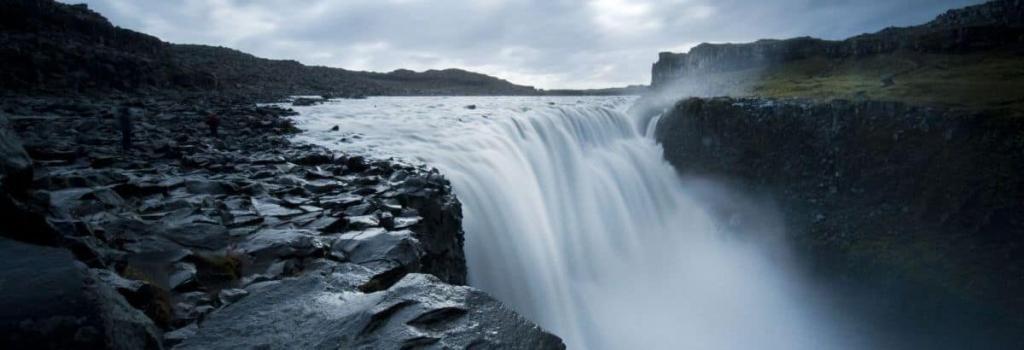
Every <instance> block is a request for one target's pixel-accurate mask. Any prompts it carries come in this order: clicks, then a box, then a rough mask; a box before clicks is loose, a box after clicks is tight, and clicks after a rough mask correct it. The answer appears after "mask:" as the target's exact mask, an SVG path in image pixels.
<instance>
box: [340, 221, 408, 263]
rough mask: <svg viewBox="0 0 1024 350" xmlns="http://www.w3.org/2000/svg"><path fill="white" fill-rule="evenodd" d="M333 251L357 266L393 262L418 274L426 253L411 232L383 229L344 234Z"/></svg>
mask: <svg viewBox="0 0 1024 350" xmlns="http://www.w3.org/2000/svg"><path fill="white" fill-rule="evenodd" d="M331 251H338V252H342V253H343V254H344V256H346V257H347V258H348V260H349V261H351V262H354V263H368V262H382V261H383V262H393V263H396V264H398V265H401V266H405V267H407V269H408V270H409V271H418V269H419V258H420V256H421V255H422V254H423V251H422V247H421V246H420V242H419V241H418V240H417V239H416V238H415V237H413V233H412V232H411V231H386V230H384V229H382V228H374V229H368V230H364V231H357V232H349V233H346V234H343V235H341V236H340V237H338V238H337V239H336V240H335V241H334V243H333V244H332V245H331Z"/></svg>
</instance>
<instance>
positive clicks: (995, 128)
mask: <svg viewBox="0 0 1024 350" xmlns="http://www.w3.org/2000/svg"><path fill="white" fill-rule="evenodd" d="M389 4H390V3H389ZM3 5H4V11H3V12H2V13H0V64H2V66H0V88H2V90H0V97H2V99H0V161H2V162H0V213H2V214H3V217H4V220H0V256H3V257H4V258H5V261H7V264H6V265H4V267H3V268H0V287H2V288H0V348H5V349H7V348H10V349H22V348H26V349H27V348H53V349H63V348H84V349H92V348H100V349H104V348H105V349H164V348H175V349H236V348H253V349H256V348H258V349H268V348H269V349H278V348H302V349H306V348H309V349H338V348H342V349H448V348H458V349H562V348H569V349H632V348H641V349H648V348H650V349H965V348H981V349H1004V348H1005V349H1015V348H1021V347H1024V336H1022V335H1021V334H1019V333H1020V332H1019V330H1020V329H1024V299H1022V296H1024V279H1022V276H1024V275H1022V271H1024V240H1022V238H1024V235H1022V234H1024V221H1022V220H1021V217H1020V213H1022V212H1024V202H1021V200H1020V199H1021V198H1024V181H1021V179H1022V177H1021V175H1022V174H1024V137H1022V133H1021V130H1024V124H1022V123H1024V122H1022V121H1024V119H1022V116H1024V112H1022V111H1024V96H1022V95H1021V91H1024V90H1022V89H1024V49H1022V48H1024V24H1022V20H1024V1H1021V0H995V1H989V2H986V3H984V4H980V5H974V6H970V7H966V8H962V9H954V10H950V11H948V12H946V13H945V14H942V15H940V16H939V17H938V18H936V19H935V20H933V21H931V22H928V23H925V24H922V25H917V26H911V27H904V28H888V29H885V30H882V31H880V32H876V33H870V34H863V35H858V36H855V37H852V38H849V39H846V40H820V39H814V38H795V39H787V40H761V41H756V42H752V43H746V44H737V43H726V44H701V45H698V46H696V47H694V48H692V49H690V51H689V52H688V53H669V52H664V53H662V54H660V55H659V57H658V61H657V62H655V63H654V64H653V65H652V66H651V84H650V86H630V87H626V88H608V89H594V90H542V89H537V88H534V87H531V86H525V85H517V84H514V83H512V82H509V81H507V80H503V79H501V78H496V77H491V76H488V75H484V74H479V73H474V72H470V71H466V70H462V69H431V70H426V71H423V72H415V71H411V70H406V69H399V70H394V71H392V72H389V73H376V72H363V71H355V70H347V69H341V68H334V67H320V66H306V65H303V64H301V63H299V62H297V61H290V60H269V59H263V58H259V57H256V56H253V55H249V54H246V53H243V52H240V51H236V50H233V49H229V48H225V47H216V46H206V45H189V44H176V43H169V42H164V41H162V40H161V39H158V38H156V37H153V36H150V35H147V34H143V33H138V32H134V31H131V30H128V29H124V28H120V27H116V26H114V25H113V24H112V23H111V22H110V21H108V20H107V19H106V18H104V17H103V16H102V15H100V14H99V13H97V12H95V11H93V10H92V9H90V7H89V6H86V5H68V4H63V3H59V2H54V1H50V0H11V1H7V2H5V3H4V4H3ZM605 5H607V3H605ZM253 6H254V7H255V6H256V5H253ZM410 6H411V5H410ZM640 8H642V6H640V7H635V8H631V9H633V10H634V11H633V12H630V11H626V12H625V13H626V14H630V13H634V12H636V11H640V10H637V9H640ZM311 9H312V10H319V9H321V7H319V6H311ZM312 10H311V11H312ZM312 12H316V11H312ZM640 12H643V11H640ZM605 19H607V18H605ZM694 20H695V19H694ZM605 24H607V23H605ZM651 28H657V27H656V26H655V27H651ZM427 29H429V28H427ZM499 34H500V33H499ZM495 40H498V39H495ZM637 40H639V39H637ZM527 51H528V50H527ZM508 52H512V53H516V52H519V51H516V50H511V51H508ZM508 52H506V51H505V50H502V53H503V54H505V53H508ZM648 63H649V62H643V64H644V65H646V64H648ZM218 128H219V129H218Z"/></svg>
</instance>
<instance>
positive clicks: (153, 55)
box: [0, 0, 539, 98]
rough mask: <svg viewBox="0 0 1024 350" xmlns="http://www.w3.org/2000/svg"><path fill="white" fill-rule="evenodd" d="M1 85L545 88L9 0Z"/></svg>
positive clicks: (349, 90) (245, 91)
mask: <svg viewBox="0 0 1024 350" xmlns="http://www.w3.org/2000/svg"><path fill="white" fill-rule="evenodd" d="M0 88H2V89H3V90H4V91H5V92H7V93H57V94H59V93H67V92H77V93H87V94H88V93H109V92H122V93H137V92H143V93H153V92H178V91H194V92H218V93H223V94H234V95H249V96H266V97H268V98H270V97H279V96H283V95H299V94H318V95H331V96H342V97H344V96H349V97H355V96H365V95H534V94H538V93H539V91H538V90H536V89H534V88H533V87H530V86H522V85H516V84H512V83H510V82H508V81H506V80H502V79H498V78H495V77H491V76H487V75H483V74H478V73H473V72H467V71H464V70H458V69H447V70H430V71H426V72H422V73H417V72H413V71H409V70H397V71H394V72H390V73H372V72H358V71H349V70H345V69H339V68H330V67H316V66H305V65H302V64H301V63H299V62H296V61H290V60H270V59H264V58H259V57H256V56H253V55H250V54H247V53H244V52H241V51H237V50H233V49H229V48H224V47H212V46H205V45H180V44H171V43H165V42H163V41H161V40H160V39H158V38H156V37H153V36H150V35H146V34H142V33H138V32H134V31H131V30H127V29H123V28H119V27H115V26H114V25H112V24H111V23H110V22H109V21H108V20H107V19H106V18H104V17H103V16H102V15H100V14H98V13H96V12H94V11H91V10H90V9H89V8H88V7H87V6H86V5H66V4H61V3H57V2H55V1H52V0H7V1H4V4H3V11H2V12H0Z"/></svg>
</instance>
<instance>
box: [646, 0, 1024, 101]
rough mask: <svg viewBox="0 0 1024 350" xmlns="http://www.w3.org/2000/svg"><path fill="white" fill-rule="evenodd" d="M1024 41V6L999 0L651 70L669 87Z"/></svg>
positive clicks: (676, 59)
mask: <svg viewBox="0 0 1024 350" xmlns="http://www.w3.org/2000/svg"><path fill="white" fill-rule="evenodd" d="M1022 42H1024V1H1021V0H995V1H991V2H988V3H985V4H982V5H977V6H971V7H967V8H963V9H957V10H950V11H949V12H947V13H945V14H943V15H941V16H939V17H938V18H936V19H935V20H934V21H932V22H929V23H926V24H924V25H920V26H914V27H907V28H888V29H885V30H882V31H880V32H877V33H873V34H864V35H859V36H856V37H852V38H849V39H846V40H842V41H828V40H821V39H814V38H808V37H803V38H795V39H789V40H760V41H757V42H754V43H749V44H701V45H698V46H696V47H694V48H693V49H691V50H690V52H689V53H671V52H662V53H660V54H659V57H658V61H657V62H656V63H655V64H654V66H653V67H652V69H651V85H652V86H653V87H655V88H658V87H664V86H666V85H667V84H669V83H671V82H674V81H677V80H679V79H681V78H684V77H688V76H692V75H699V74H706V73H719V72H728V71H738V70H744V69H750V68H757V67H766V66H770V65H774V64H779V63H783V62H789V61H795V60H800V59H806V58H810V57H825V58H829V59H839V58H859V57H866V56H871V55H879V54H886V53H892V52H897V51H911V52H918V53H969V52H975V51H985V50H993V49H996V48H1001V47H1006V46H1015V45H1020V44H1021V43H1022Z"/></svg>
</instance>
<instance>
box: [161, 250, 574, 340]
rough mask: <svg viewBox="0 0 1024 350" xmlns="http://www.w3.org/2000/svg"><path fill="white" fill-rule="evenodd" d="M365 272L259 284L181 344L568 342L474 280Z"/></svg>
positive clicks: (326, 272) (311, 275)
mask: <svg viewBox="0 0 1024 350" xmlns="http://www.w3.org/2000/svg"><path fill="white" fill-rule="evenodd" d="M363 278H365V275H361V274H358V273H353V272H331V269H329V268H328V269H324V270H321V271H320V272H319V273H309V274H307V275H305V276H302V277H297V278H290V279H284V280H280V281H275V282H266V283H259V284H256V285H253V286H251V287H250V288H249V292H250V294H249V296H247V297H245V298H243V299H241V300H239V301H237V302H235V303H234V304H230V305H228V306H226V307H224V308H223V309H221V310H219V311H217V312H214V313H212V314H210V315H209V317H208V318H207V319H206V320H205V321H204V322H203V323H202V324H201V325H200V326H199V329H198V331H197V333H196V335H195V336H192V337H190V338H188V339H186V340H185V341H184V342H183V343H182V344H181V345H180V346H179V347H178V348H177V349H254V348H255V349H284V348H296V349H339V348H340V349H405V348H417V347H425V348H437V349H442V348H450V349H465V348H502V349H564V347H565V346H564V345H563V344H562V342H561V340H559V339H558V338H557V337H555V336H553V335H551V334H549V333H547V332H545V331H543V330H542V329H540V328H539V327H537V326H535V325H533V324H531V323H530V322H529V321H527V320H526V319H524V318H522V317H521V316H518V315H516V314H515V313H514V312H513V311H512V310H511V309H509V308H507V307H505V306H504V305H503V304H501V303H500V302H498V301H497V300H494V299H493V298H491V297H489V296H487V295H486V294H484V293H483V292H480V291H478V290H476V289H474V288H472V287H465V286H452V285H448V284H445V283H443V282H441V281H440V280H438V279H437V278H436V277H434V276H431V275H423V274H409V275H407V276H406V277H405V278H403V279H402V280H401V281H399V282H398V283H396V284H395V285H393V286H392V287H391V288H389V289H387V290H383V291H379V292H374V293H362V292H359V291H358V290H357V289H356V288H355V286H356V285H358V284H359V283H360V282H361V279H363Z"/></svg>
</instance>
